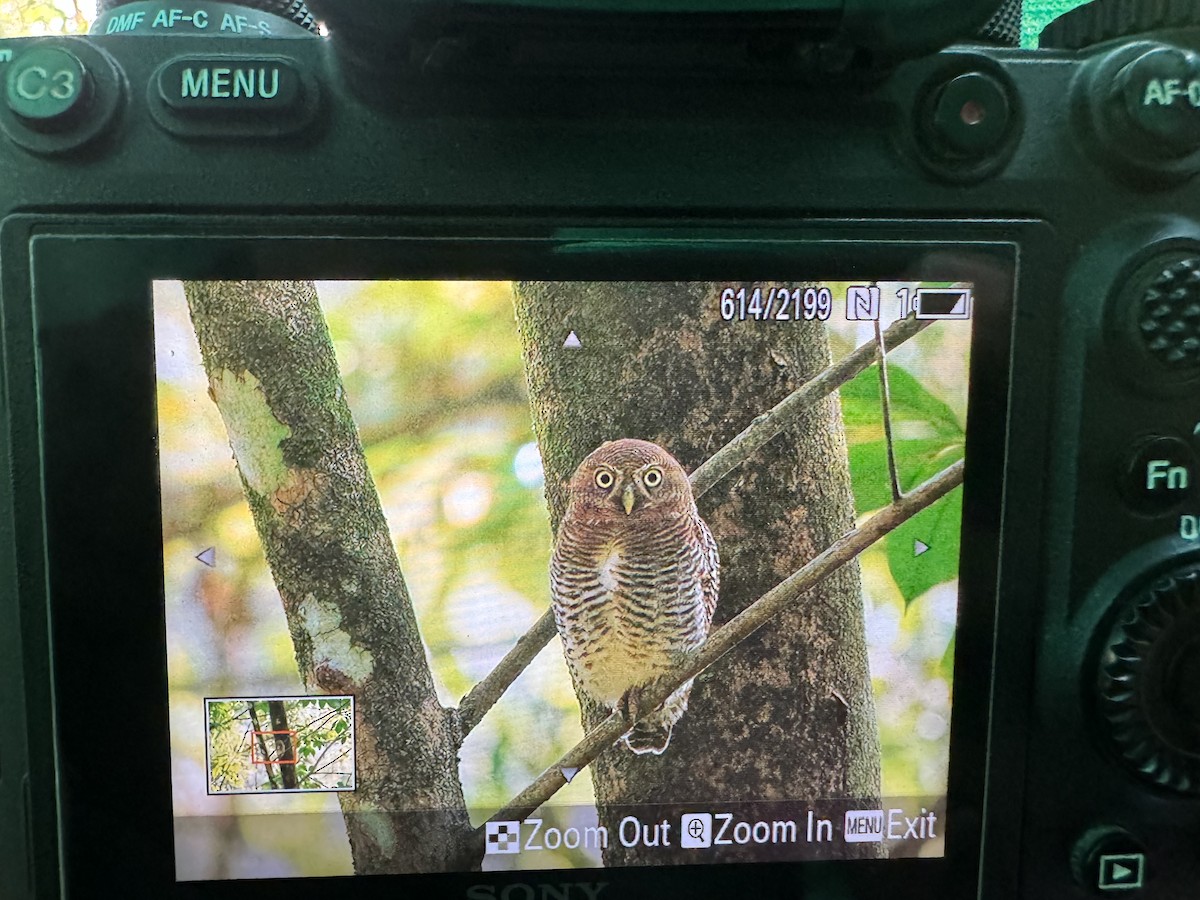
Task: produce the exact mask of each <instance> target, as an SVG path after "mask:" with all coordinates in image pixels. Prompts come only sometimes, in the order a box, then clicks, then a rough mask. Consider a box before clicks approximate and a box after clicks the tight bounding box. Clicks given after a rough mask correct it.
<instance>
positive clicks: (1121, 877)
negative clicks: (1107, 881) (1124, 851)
mask: <svg viewBox="0 0 1200 900" xmlns="http://www.w3.org/2000/svg"><path fill="white" fill-rule="evenodd" d="M1112 873H1113V881H1125V880H1126V879H1127V878H1129V876H1130V875H1132V874H1133V869H1130V868H1128V867H1127V866H1123V865H1121V864H1120V863H1113V867H1112Z"/></svg>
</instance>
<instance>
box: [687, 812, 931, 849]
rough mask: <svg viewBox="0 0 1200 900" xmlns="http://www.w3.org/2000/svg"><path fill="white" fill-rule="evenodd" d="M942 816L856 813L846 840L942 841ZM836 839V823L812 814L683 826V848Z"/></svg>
mask: <svg viewBox="0 0 1200 900" xmlns="http://www.w3.org/2000/svg"><path fill="white" fill-rule="evenodd" d="M938 825H939V822H938V816H937V813H935V812H932V811H930V810H928V809H925V808H922V809H921V811H920V813H918V814H917V815H915V816H910V815H908V813H907V812H905V810H903V809H895V808H893V809H888V810H879V809H852V810H849V811H848V812H847V813H846V815H845V820H844V824H843V828H842V834H841V837H842V839H843V840H845V841H846V843H848V844H861V843H867V842H869V841H874V842H877V843H878V842H882V841H885V840H886V841H903V840H918V841H926V840H930V839H931V838H936V837H940V835H939V834H938ZM832 840H834V820H832V819H827V818H823V817H820V816H818V815H817V814H816V813H814V812H811V811H810V812H809V813H808V814H807V816H805V817H804V818H803V819H802V820H801V821H800V822H799V823H797V822H795V821H793V820H791V819H786V820H774V821H761V820H760V821H757V822H747V821H738V820H737V819H736V818H735V816H734V814H733V813H728V812H718V813H688V814H685V815H684V816H683V817H682V818H681V819H680V822H679V846H680V847H685V848H699V847H714V846H716V847H719V846H722V845H732V844H750V843H755V844H796V843H810V844H811V843H821V842H824V841H832Z"/></svg>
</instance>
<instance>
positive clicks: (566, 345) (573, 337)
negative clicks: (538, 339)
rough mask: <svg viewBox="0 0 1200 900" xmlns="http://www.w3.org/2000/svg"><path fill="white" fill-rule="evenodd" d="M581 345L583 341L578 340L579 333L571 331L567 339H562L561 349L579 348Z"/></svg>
mask: <svg viewBox="0 0 1200 900" xmlns="http://www.w3.org/2000/svg"><path fill="white" fill-rule="evenodd" d="M582 347H583V342H582V341H581V340H579V335H577V334H576V333H575V332H573V331H572V332H571V333H570V334H568V335H567V339H566V340H565V341H563V349H564V350H579V349H581V348H582Z"/></svg>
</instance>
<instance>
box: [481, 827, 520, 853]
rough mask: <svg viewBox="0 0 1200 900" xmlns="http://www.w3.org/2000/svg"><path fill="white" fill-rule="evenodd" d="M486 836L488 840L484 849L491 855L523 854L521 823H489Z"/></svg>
mask: <svg viewBox="0 0 1200 900" xmlns="http://www.w3.org/2000/svg"><path fill="white" fill-rule="evenodd" d="M484 836H485V837H486V838H487V844H486V846H485V848H484V849H485V852H486V853H487V854H489V855H490V854H492V853H520V852H521V823H520V822H488V823H487V829H486V830H485V832H484Z"/></svg>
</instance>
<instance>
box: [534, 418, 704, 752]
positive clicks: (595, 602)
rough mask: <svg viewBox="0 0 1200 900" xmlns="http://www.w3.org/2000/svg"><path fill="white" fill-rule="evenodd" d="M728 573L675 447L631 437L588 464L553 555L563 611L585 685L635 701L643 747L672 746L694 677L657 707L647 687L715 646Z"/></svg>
mask: <svg viewBox="0 0 1200 900" xmlns="http://www.w3.org/2000/svg"><path fill="white" fill-rule="evenodd" d="M719 572H720V560H719V558H718V555H717V545H716V542H715V541H713V537H712V534H711V533H710V532H709V530H708V527H707V526H706V525H705V524H704V522H703V520H702V519H701V518H700V514H699V513H698V512H697V511H696V501H695V498H694V497H693V496H692V489H691V484H690V483H689V481H688V477H687V473H686V472H684V470H683V467H682V466H681V465H680V464H679V461H678V460H676V459H675V458H674V457H673V456H671V454H670V453H668V452H667V451H666V450H664V449H663V448H662V447H659V446H658V445H657V444H652V443H650V442H648V441H640V440H636V439H630V438H625V439H622V440H619V441H610V442H608V443H605V444H601V445H600V446H599V447H598V448H596V450H594V451H593V452H592V453H591V454H590V455H589V456H588V457H587V458H586V459H585V460H584V461H583V462H582V463H580V465H579V468H578V469H576V470H575V474H574V475H573V476H572V478H571V483H570V485H569V499H568V503H567V509H566V513H565V515H564V516H563V520H562V522H561V523H560V524H559V528H558V534H557V535H556V537H555V544H554V555H553V556H552V557H551V563H550V588H551V598H552V600H553V608H554V620H555V623H556V624H557V626H558V633H559V635H560V636H561V637H562V642H563V652H564V653H565V655H566V659H567V665H568V666H569V667H570V669H571V674H572V676H573V678H574V680H575V685H576V688H577V690H578V692H579V693H580V694H582V695H585V696H587V697H590V698H592V699H594V700H597V701H599V702H600V703H602V704H604V705H605V706H607V707H609V708H612V709H616V708H618V707H619V708H622V709H623V710H624V712H625V713H626V714H627V715H628V716H629V719H630V721H632V722H634V723H635V724H634V725H633V727H632V728H631V729H630V731H629V732H628V733H627V734H625V735H624V736H623V737H622V741H623V742H624V743H625V744H626V746H627V747H628V748H629V749H630V750H631V751H633V752H634V753H637V754H643V753H654V754H658V753H663V752H665V751H666V749H667V746H668V744H669V743H670V741H671V732H672V729H673V728H674V726H675V723H676V722H678V721H679V717H680V716H682V715H683V713H684V711H686V710H687V704H688V696H689V694H690V692H691V687H692V683H691V681H686V682H684V683H683V684H682V685H680V686H679V687H678V688H677V689H676V690H675V691H674V692H673V693H672V694H671V695H670V696H669V697H668V698H667V699H666V700H665V701H664V702H663V703H662V704H661V706H659V707H658V708H657V709H655V710H646V709H643V708H642V706H641V695H642V688H643V686H645V685H647V684H649V683H650V682H652V681H654V680H655V679H656V678H658V677H659V676H660V675H662V674H664V673H665V672H666V671H667V670H668V669H670V668H671V667H672V666H673V665H674V664H675V663H676V662H678V661H679V659H680V658H681V657H682V656H683V655H684V654H685V653H687V652H688V651H691V650H694V649H695V648H697V647H699V646H700V645H701V644H703V643H704V640H705V638H706V637H707V636H708V628H709V625H710V624H711V622H712V617H713V611H714V609H715V608H716V605H717V594H718V589H719Z"/></svg>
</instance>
